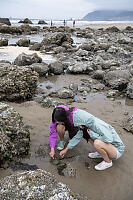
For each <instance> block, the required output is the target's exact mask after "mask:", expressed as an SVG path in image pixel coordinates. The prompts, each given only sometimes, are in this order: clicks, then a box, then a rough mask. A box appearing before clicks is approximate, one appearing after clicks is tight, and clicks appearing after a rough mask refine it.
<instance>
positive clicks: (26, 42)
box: [16, 39, 30, 47]
mask: <svg viewBox="0 0 133 200" xmlns="http://www.w3.org/2000/svg"><path fill="white" fill-rule="evenodd" d="M16 44H17V45H18V46H20V47H28V46H29V45H30V40H29V39H20V40H18V42H16Z"/></svg>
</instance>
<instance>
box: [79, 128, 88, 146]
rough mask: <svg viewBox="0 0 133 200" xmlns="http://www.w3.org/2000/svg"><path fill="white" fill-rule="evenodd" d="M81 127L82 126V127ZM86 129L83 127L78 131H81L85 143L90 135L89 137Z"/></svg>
mask: <svg viewBox="0 0 133 200" xmlns="http://www.w3.org/2000/svg"><path fill="white" fill-rule="evenodd" d="M82 126H83V125H82ZM87 129H88V128H87V127H86V126H83V128H82V129H80V130H82V131H83V138H84V139H85V140H86V141H87V143H88V140H89V139H90V135H89V133H88V132H87Z"/></svg>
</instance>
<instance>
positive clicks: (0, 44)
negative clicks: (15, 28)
mask: <svg viewBox="0 0 133 200" xmlns="http://www.w3.org/2000/svg"><path fill="white" fill-rule="evenodd" d="M2 46H8V39H1V40H0V47H2Z"/></svg>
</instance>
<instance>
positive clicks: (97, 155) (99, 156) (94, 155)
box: [88, 151, 102, 158]
mask: <svg viewBox="0 0 133 200" xmlns="http://www.w3.org/2000/svg"><path fill="white" fill-rule="evenodd" d="M88 157H89V158H102V156H101V155H100V154H99V153H98V152H97V151H96V152H94V153H89V154H88Z"/></svg>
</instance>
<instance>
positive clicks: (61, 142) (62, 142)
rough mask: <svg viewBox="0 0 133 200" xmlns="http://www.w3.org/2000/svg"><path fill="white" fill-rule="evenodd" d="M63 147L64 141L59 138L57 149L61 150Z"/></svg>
mask: <svg viewBox="0 0 133 200" xmlns="http://www.w3.org/2000/svg"><path fill="white" fill-rule="evenodd" d="M64 147H65V142H64V141H61V140H60V142H59V143H58V145H57V149H58V150H60V151H61V150H63V149H64Z"/></svg>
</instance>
